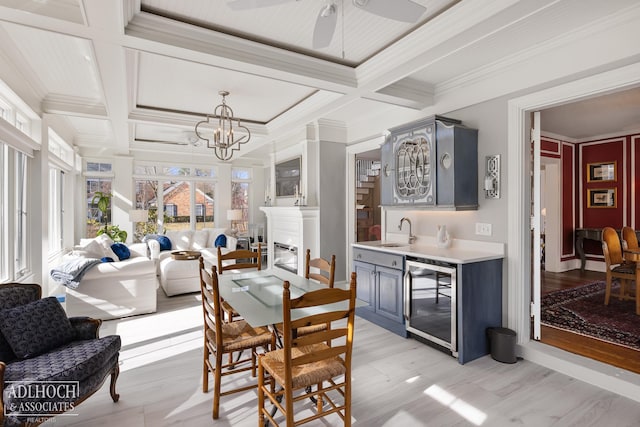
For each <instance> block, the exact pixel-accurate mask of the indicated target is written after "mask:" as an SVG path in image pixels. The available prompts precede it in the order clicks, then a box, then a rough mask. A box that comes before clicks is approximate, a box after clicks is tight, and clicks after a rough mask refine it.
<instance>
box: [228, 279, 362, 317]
mask: <svg viewBox="0 0 640 427" xmlns="http://www.w3.org/2000/svg"><path fill="white" fill-rule="evenodd" d="M285 280H288V281H289V284H290V285H291V286H290V287H289V291H290V292H291V298H297V297H299V296H301V295H303V294H305V293H306V292H309V291H313V290H316V289H323V288H325V287H326V285H324V284H322V283H318V282H316V281H314V280H309V279H305V278H304V277H302V276H298V275H297V274H294V273H291V272H289V271H286V270H283V269H280V268H273V269H267V270H260V271H255V270H254V271H250V272H246V273H236V274H220V275H218V287H219V289H220V296H221V297H222V298H223V299H225V300H226V301H227V302H228V303H229V304H230V305H231V306H232V307H233V308H234V309H235V311H236V312H238V314H240V316H242V317H243V318H244V320H246V321H247V323H249V325H251V326H252V327H254V328H257V327H259V326H269V325H275V324H277V323H281V322H282V291H283V283H284V281H285ZM347 286H348V283H346V284H344V285H342V286H340V285H339V284H336V287H341V288H343V289H346V287H347ZM360 305H366V304H365V303H364V302H362V301H358V300H356V306H360ZM347 308H348V304H347V302H343V303H336V304H329V305H325V306H322V307H314V308H312V309H297V310H293V311H292V313H291V318H292V319H296V318H300V317H304V316H308V315H310V314H314V313H319V312H323V311H332V310H336V309H347Z"/></svg>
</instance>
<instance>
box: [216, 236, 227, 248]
mask: <svg viewBox="0 0 640 427" xmlns="http://www.w3.org/2000/svg"><path fill="white" fill-rule="evenodd" d="M213 246H215V247H216V248H226V247H227V236H225V235H224V234H221V235H219V236H218V237H216V241H215V243H214V244H213Z"/></svg>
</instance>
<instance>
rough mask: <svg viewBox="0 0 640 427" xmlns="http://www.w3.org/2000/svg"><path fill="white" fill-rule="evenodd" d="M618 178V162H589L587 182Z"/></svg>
mask: <svg viewBox="0 0 640 427" xmlns="http://www.w3.org/2000/svg"><path fill="white" fill-rule="evenodd" d="M615 180H616V162H602V163H587V182H604V181H615Z"/></svg>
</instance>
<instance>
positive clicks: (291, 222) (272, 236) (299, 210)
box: [260, 206, 320, 274]
mask: <svg viewBox="0 0 640 427" xmlns="http://www.w3.org/2000/svg"><path fill="white" fill-rule="evenodd" d="M260 210H261V211H263V212H264V213H265V214H266V215H267V247H268V251H269V257H268V259H269V262H268V265H269V268H272V267H273V254H274V248H273V244H274V242H278V243H283V244H286V245H289V246H295V247H297V248H298V274H304V260H305V253H306V250H307V249H310V250H311V253H312V254H317V253H319V252H320V240H319V238H318V236H319V232H320V230H319V228H320V221H319V217H320V209H319V208H318V207H317V206H262V207H260Z"/></svg>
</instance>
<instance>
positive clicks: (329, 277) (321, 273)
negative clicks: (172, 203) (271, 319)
mask: <svg viewBox="0 0 640 427" xmlns="http://www.w3.org/2000/svg"><path fill="white" fill-rule="evenodd" d="M312 268H313V269H314V270H311V269H312ZM335 275H336V256H335V255H331V261H327V260H326V259H324V258H314V259H311V250H310V249H307V253H306V256H305V264H304V277H305V279H310V280H315V281H316V282H320V283H323V284H325V285H327V286H328V287H330V288H333V284H334V281H335ZM325 328H326V325H310V326H302V327H300V328H298V331H297V334H298V336H302V335H306V334H310V333H312V332H317V331H321V330H323V329H325ZM275 330H276V333H277V334H278V335H277V337H278V342H282V323H278V324H276V325H275Z"/></svg>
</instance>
